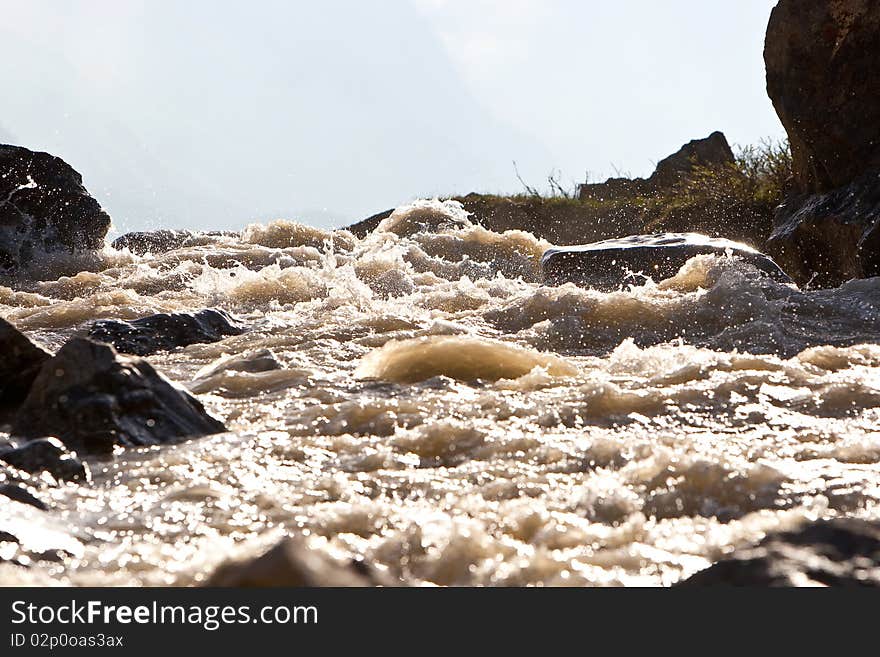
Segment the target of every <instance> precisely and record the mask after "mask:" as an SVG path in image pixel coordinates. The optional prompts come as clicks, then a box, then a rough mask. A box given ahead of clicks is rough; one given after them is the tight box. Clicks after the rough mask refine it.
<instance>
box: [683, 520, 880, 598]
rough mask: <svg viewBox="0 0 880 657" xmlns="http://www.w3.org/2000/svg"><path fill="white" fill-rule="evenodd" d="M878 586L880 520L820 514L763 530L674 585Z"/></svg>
mask: <svg viewBox="0 0 880 657" xmlns="http://www.w3.org/2000/svg"><path fill="white" fill-rule="evenodd" d="M817 585H818V586H822V585H824V586H871V587H877V586H880V523H878V522H870V521H866V520H856V519H838V520H823V521H819V522H814V523H810V524H808V525H805V526H804V527H801V528H800V529H797V530H794V531H790V532H779V533H775V534H771V535H769V536H767V537H766V538H765V539H764V540H763V541H761V542H760V543H759V544H758V545H757V546H754V547H749V548H742V549H739V550H735V551H734V553H733V554H732V555H731V556H730V557H728V558H725V559H723V560H721V561H719V562H717V563H715V564H713V565H711V566H709V567H708V568H706V569H705V570H702V571H700V572H698V573H696V574H695V575H693V576H691V577H689V578H688V579H686V580H684V581H682V582H679V583H678V584H677V586H680V587H681V586H684V587H694V586H701V587H702V586H817Z"/></svg>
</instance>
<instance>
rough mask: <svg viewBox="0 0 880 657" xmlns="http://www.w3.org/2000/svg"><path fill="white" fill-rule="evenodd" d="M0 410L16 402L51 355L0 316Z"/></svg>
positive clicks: (20, 399) (23, 394)
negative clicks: (0, 355)
mask: <svg viewBox="0 0 880 657" xmlns="http://www.w3.org/2000/svg"><path fill="white" fill-rule="evenodd" d="M0 354H2V357H0V411H2V410H3V409H9V408H11V407H14V406H15V405H17V404H19V403H20V402H21V401H22V400H23V399H24V398H25V397H26V396H27V393H28V391H29V390H30V388H31V383H33V381H34V378H35V377H36V376H37V372H39V371H40V368H41V367H42V366H43V363H45V362H46V361H47V360H49V359H50V358H51V357H52V355H51V354H50V353H49V352H47V351H45V350H44V349H42V348H41V347H38V346H37V345H35V344H34V343H33V342H31V341H30V340H29V339H28V338H27V337H26V336H25V335H24V334H23V333H21V332H20V331H19V330H18V329H16V328H15V327H14V326H13V325H12V324H10V323H9V322H7V321H6V320H4V319H0Z"/></svg>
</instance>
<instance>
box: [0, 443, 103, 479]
mask: <svg viewBox="0 0 880 657" xmlns="http://www.w3.org/2000/svg"><path fill="white" fill-rule="evenodd" d="M0 461H3V462H5V463H8V464H9V465H11V466H13V467H15V468H18V469H19V470H21V471H22V472H28V473H31V474H36V473H38V472H48V473H49V474H51V475H52V476H53V477H55V478H56V479H58V480H61V481H88V480H89V479H90V473H89V468H88V466H87V465H86V464H85V463H83V462H82V461H80V460H79V458H77V456H76V454H75V453H73V452H70V451H68V450H67V448H66V447H65V446H64V444H63V443H62V442H61V441H60V440H58V439H57V438H51V437H50V438H39V439H36V440H31V441H28V442H26V443H24V444H23V445H21V446H15V445H12V446H8V447H0Z"/></svg>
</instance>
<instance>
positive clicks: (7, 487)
mask: <svg viewBox="0 0 880 657" xmlns="http://www.w3.org/2000/svg"><path fill="white" fill-rule="evenodd" d="M0 495H3V496H4V497H8V498H9V499H10V500H15V501H16V502H21V503H22V504H27V505H29V506H32V507H36V508H37V509H40V510H41V511H45V510H46V509H48V508H49V507H48V506H46V503H45V502H43V500H41V499H40V498H39V497H37V496H36V495H34V494H33V493H31V492H30V491H29V490H28V489H27V488H25V487H24V486H22V485H20V484H10V483H3V484H0Z"/></svg>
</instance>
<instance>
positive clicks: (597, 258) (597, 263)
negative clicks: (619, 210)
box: [541, 233, 791, 290]
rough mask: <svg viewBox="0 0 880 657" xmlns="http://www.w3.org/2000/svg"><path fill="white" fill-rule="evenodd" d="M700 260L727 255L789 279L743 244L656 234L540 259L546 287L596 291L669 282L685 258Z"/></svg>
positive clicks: (785, 280)
mask: <svg viewBox="0 0 880 657" xmlns="http://www.w3.org/2000/svg"><path fill="white" fill-rule="evenodd" d="M702 254H715V255H721V256H723V255H727V254H730V255H733V256H736V257H737V258H740V259H742V260H744V261H746V262H748V263H749V264H751V265H754V266H755V267H757V268H758V269H760V270H761V271H763V272H764V273H766V274H767V275H768V276H770V277H771V278H773V279H775V280H777V281H780V282H783V283H790V282H791V279H790V278H789V277H788V276H787V275H786V274H785V272H784V271H782V270H781V269H780V268H779V266H778V265H777V264H776V263H775V262H773V260H771V259H770V258H769V257H767V256H766V255H764V254H763V253H760V252H759V251H756V250H754V249H752V248H750V247H748V246H746V245H745V244H741V243H739V242H732V241H730V240H725V239H720V238H711V237H706V236H705V235H700V234H698V233H656V234H653V235H631V236H629V237H624V238H622V239H616V240H604V241H602V242H594V243H593V244H583V245H579V246H569V247H559V248H554V249H549V250H547V251H546V252H545V253H544V255H543V256H542V257H541V268H542V270H543V272H544V282H545V284H547V285H561V284H562V283H568V282H570V283H575V284H577V285H583V286H585V287H594V288H597V289H601V290H613V289H617V288H619V287H621V286H623V285H627V284H631V283H638V282H644V279H645V278H646V277H650V278H651V279H653V280H655V281H660V280H662V279H665V278H669V277H670V276H674V275H675V274H676V273H677V272H678V270H679V269H681V267H682V265H684V264H685V263H686V262H687V261H688V260H689V259H690V258H693V257H694V256H697V255H702Z"/></svg>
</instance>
